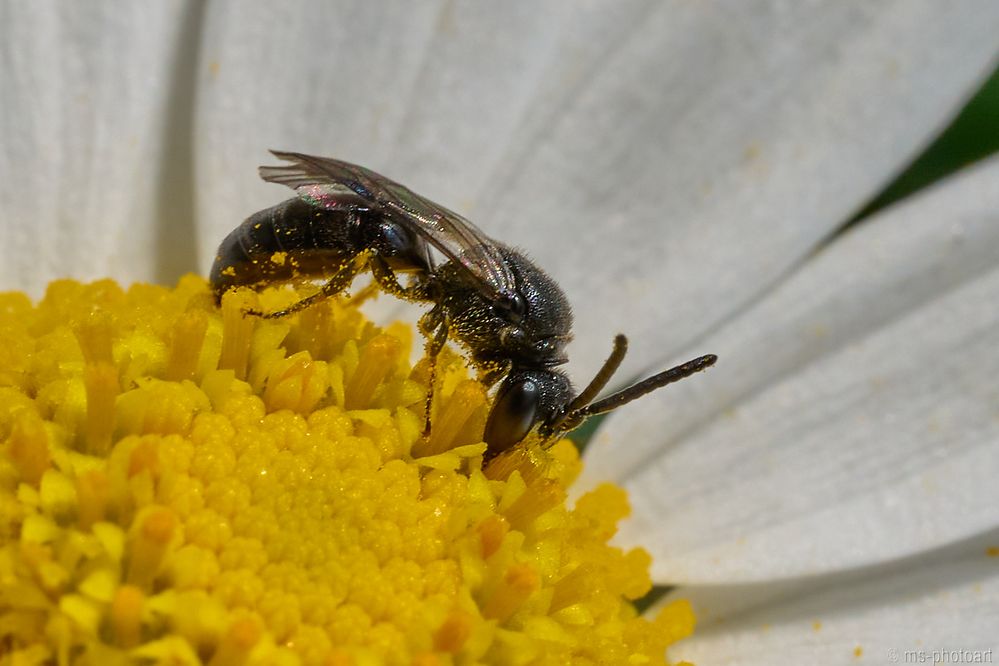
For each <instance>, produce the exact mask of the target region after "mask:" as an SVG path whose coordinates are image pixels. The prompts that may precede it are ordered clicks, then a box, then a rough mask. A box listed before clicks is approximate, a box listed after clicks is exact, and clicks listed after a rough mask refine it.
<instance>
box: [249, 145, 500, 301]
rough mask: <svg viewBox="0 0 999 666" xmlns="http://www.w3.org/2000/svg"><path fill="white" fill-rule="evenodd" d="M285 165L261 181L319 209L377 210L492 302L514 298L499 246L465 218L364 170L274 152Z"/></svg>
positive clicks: (269, 169)
mask: <svg viewBox="0 0 999 666" xmlns="http://www.w3.org/2000/svg"><path fill="white" fill-rule="evenodd" d="M271 153H273V155H274V156H275V157H277V158H278V159H281V160H284V161H286V162H290V164H288V165H284V166H264V167H260V177H261V178H263V179H264V180H266V181H268V182H270V183H280V184H282V185H287V186H288V187H290V188H292V189H293V190H295V191H296V192H298V195H299V196H300V197H302V198H303V199H305V200H306V201H308V202H310V203H311V204H313V205H315V206H318V207H320V208H326V209H336V208H350V209H370V210H377V211H379V212H381V213H383V214H384V215H386V216H388V217H389V218H391V219H392V220H394V221H396V222H398V223H399V224H401V225H403V226H405V227H406V228H407V229H410V230H412V231H413V232H414V233H416V234H418V235H419V236H420V237H422V238H424V239H426V240H427V242H429V243H430V244H431V245H433V246H434V247H435V248H437V249H438V250H440V252H441V253H442V254H443V255H444V256H446V257H447V258H448V259H451V260H452V261H454V262H457V264H458V265H459V266H463V267H464V268H465V269H466V270H467V271H468V272H469V274H470V275H471V276H472V277H473V278H474V281H475V283H476V284H477V285H478V286H479V289H480V290H481V291H482V292H483V293H484V295H485V296H487V297H488V298H489V299H491V300H492V299H513V298H514V297H515V296H516V294H517V285H516V282H515V281H514V277H513V274H512V273H511V272H510V268H509V267H508V266H507V264H506V261H505V260H504V259H503V255H502V253H501V252H500V249H499V247H498V246H497V244H496V242H495V241H494V240H492V239H491V238H489V237H488V236H486V235H485V234H484V233H483V232H482V231H481V230H480V229H479V228H478V227H476V226H475V225H474V224H472V223H471V222H469V221H468V220H467V219H465V218H464V217H462V216H461V215H458V214H457V213H455V212H454V211H450V210H448V209H447V208H444V207H443V206H440V205H438V204H436V203H434V202H433V201H430V200H429V199H425V198H423V197H421V196H420V195H418V194H416V193H415V192H413V191H412V190H410V189H409V188H407V187H405V186H403V185H400V184H399V183H397V182H395V181H393V180H390V179H388V178H386V177H385V176H381V175H379V174H377V173H375V172H374V171H371V170H370V169H365V168H364V167H362V166H358V165H356V164H351V163H349V162H343V161H341V160H335V159H331V158H327V157H315V156H312V155H303V154H301V153H287V152H281V151H273V150H272V151H271Z"/></svg>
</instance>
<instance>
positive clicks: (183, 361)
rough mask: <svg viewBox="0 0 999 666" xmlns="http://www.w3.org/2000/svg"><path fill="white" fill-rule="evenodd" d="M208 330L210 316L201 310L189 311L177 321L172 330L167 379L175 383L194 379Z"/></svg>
mask: <svg viewBox="0 0 999 666" xmlns="http://www.w3.org/2000/svg"><path fill="white" fill-rule="evenodd" d="M207 330H208V316H207V315H206V314H205V313H204V312H202V311H201V310H189V311H187V312H185V313H184V314H183V315H181V316H180V318H179V319H177V322H176V323H175V324H174V325H173V328H172V329H171V336H170V355H169V357H168V358H167V369H166V378H167V379H169V380H170V381H175V382H179V381H181V380H184V379H194V375H195V373H196V372H197V370H198V359H199V357H200V355H201V348H202V346H203V344H204V341H205V332H206V331H207Z"/></svg>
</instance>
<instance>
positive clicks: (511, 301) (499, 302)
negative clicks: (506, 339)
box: [493, 294, 527, 324]
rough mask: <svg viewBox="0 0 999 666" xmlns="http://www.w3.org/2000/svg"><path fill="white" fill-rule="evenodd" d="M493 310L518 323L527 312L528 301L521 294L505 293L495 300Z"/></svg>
mask: <svg viewBox="0 0 999 666" xmlns="http://www.w3.org/2000/svg"><path fill="white" fill-rule="evenodd" d="M493 312H495V313H496V314H498V315H499V316H501V317H503V318H504V319H507V320H509V321H512V322H514V323H515V324H517V323H520V321H521V320H522V319H523V318H524V315H525V314H527V301H525V300H524V297H523V296H521V295H520V294H514V295H513V296H507V295H503V296H500V297H499V298H497V299H496V300H495V301H494V302H493Z"/></svg>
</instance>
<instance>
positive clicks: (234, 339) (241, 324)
mask: <svg viewBox="0 0 999 666" xmlns="http://www.w3.org/2000/svg"><path fill="white" fill-rule="evenodd" d="M256 305H257V299H256V295H255V294H254V293H253V292H250V291H245V290H236V291H231V292H228V293H226V294H225V295H224V296H223V297H222V354H221V358H219V369H221V370H232V371H233V372H235V373H236V379H245V378H246V370H247V365H248V364H249V361H250V340H251V336H252V335H253V329H254V327H255V324H256V321H257V319H256V317H252V316H250V315H248V314H247V311H248V310H253V309H256V307H255V306H256Z"/></svg>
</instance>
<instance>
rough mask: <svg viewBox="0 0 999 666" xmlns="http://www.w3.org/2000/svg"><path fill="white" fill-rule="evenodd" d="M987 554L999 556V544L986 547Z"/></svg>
mask: <svg viewBox="0 0 999 666" xmlns="http://www.w3.org/2000/svg"><path fill="white" fill-rule="evenodd" d="M985 554H986V555H988V556H989V557H999V546H989V547H988V548H986V549H985Z"/></svg>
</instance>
